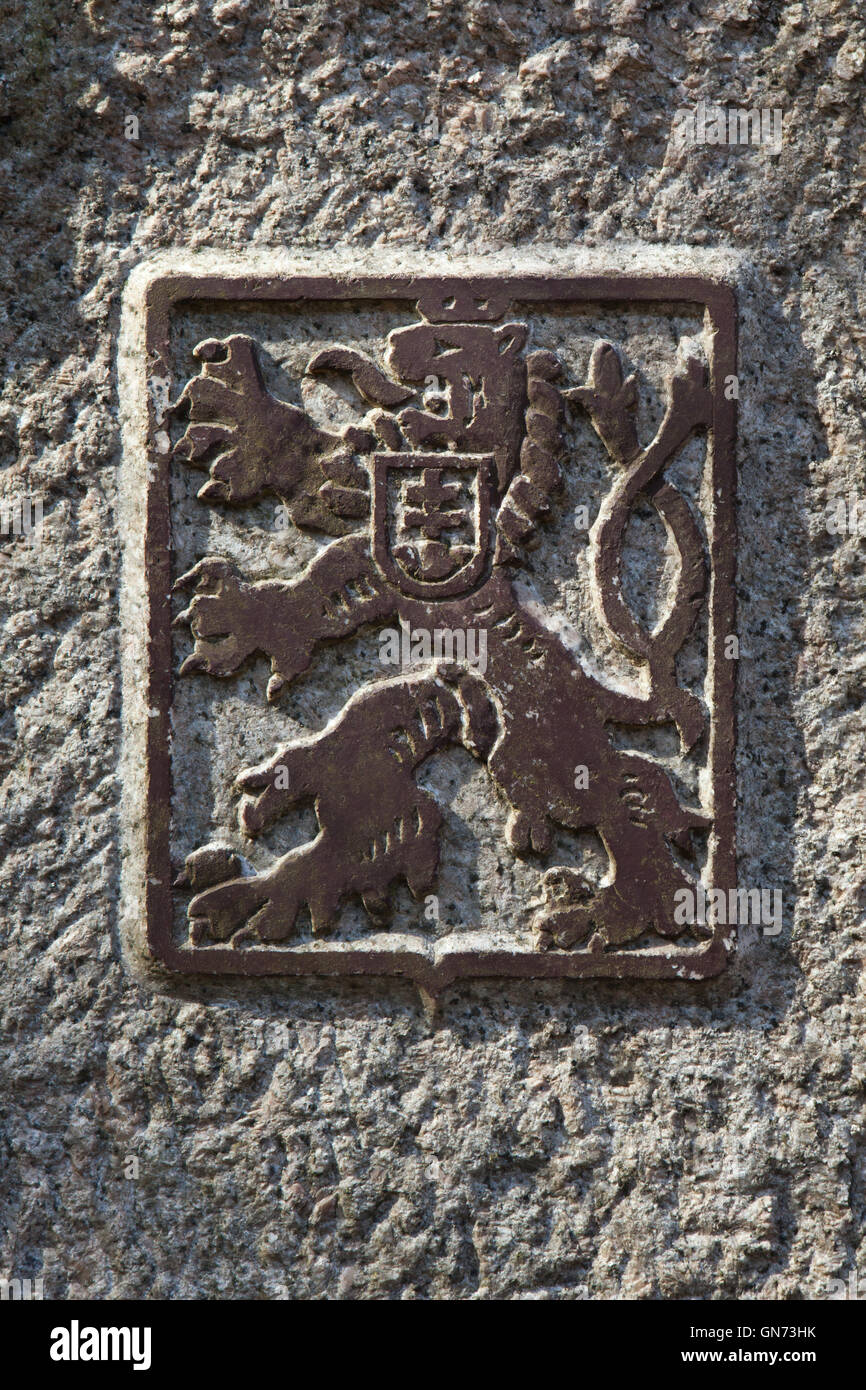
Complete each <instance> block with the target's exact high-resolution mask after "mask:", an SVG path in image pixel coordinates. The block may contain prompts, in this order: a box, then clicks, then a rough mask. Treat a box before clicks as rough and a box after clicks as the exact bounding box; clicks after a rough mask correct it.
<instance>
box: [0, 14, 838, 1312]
mask: <svg viewBox="0 0 866 1390" xmlns="http://www.w3.org/2000/svg"><path fill="white" fill-rule="evenodd" d="M700 10H701V13H700V15H698V13H697V11H696V9H695V7H694V6H689V5H686V4H681V3H678V0H664V3H644V2H643V0H622V3H615V4H612V5H603V4H601V3H597V4H596V3H594V2H593V0H578V3H576V4H559V3H554V0H537V3H534V4H531V5H519V4H511V3H507V0H505V2H504V3H502V4H499V5H496V4H487V3H475V0H471V2H470V3H451V0H430V3H429V4H425V3H419V0H406V3H398V4H396V5H395V4H393V3H389V4H387V5H384V4H383V5H380V4H368V5H364V6H362V7H358V6H357V5H353V4H347V3H344V0H329V3H327V4H322V3H318V0H316V3H311V4H308V5H288V4H282V3H274V4H265V3H257V0H222V2H221V3H214V4H211V3H209V2H208V0H188V3H182V0H178V2H177V3H169V4H165V5H162V6H158V7H157V6H154V7H151V6H139V5H132V4H129V3H117V4H107V3H100V0H88V3H86V4H80V5H76V6H75V7H70V6H68V5H62V4H58V3H50V0H30V3H26V0H11V3H10V5H9V6H8V11H9V17H8V18H7V19H6V20H5V22H4V25H3V35H2V44H3V47H4V48H5V50H6V52H5V56H4V58H3V61H2V64H0V66H2V70H3V72H4V74H5V76H4V78H3V81H2V85H0V131H2V150H0V158H2V176H3V183H4V185H5V186H6V189H7V194H8V202H7V205H6V209H5V211H4V214H3V227H4V235H3V240H2V247H0V255H2V283H3V291H4V293H3V301H4V305H3V316H2V318H0V349H2V354H3V370H2V394H0V500H8V501H10V502H11V501H13V500H14V499H16V498H21V497H32V498H36V499H38V500H39V501H40V502H41V503H42V505H43V513H44V521H43V525H42V528H41V533H40V535H39V537H38V543H36V542H35V538H34V537H33V536H31V537H27V536H14V535H13V536H8V537H4V538H2V545H0V621H2V662H0V691H2V713H0V779H2V780H0V837H2V838H0V843H2V860H0V941H2V967H3V968H2V974H0V1003H2V1024H0V1053H2V1059H3V1060H2V1073H3V1082H2V1095H3V1118H2V1125H0V1156H2V1166H3V1172H4V1180H3V1183H2V1190H0V1273H5V1274H6V1275H7V1277H18V1278H35V1277H39V1276H42V1277H43V1278H44V1281H45V1292H46V1296H49V1297H73V1296H80V1297H87V1298H105V1297H134V1298H143V1297H156V1298H167V1297H172V1298H213V1297H228V1298H250V1297H252V1298H257V1297H261V1298H274V1297H314V1298H368V1299H382V1298H413V1297H419V1298H459V1299H465V1298H506V1299H511V1298H559V1297H562V1298H586V1297H589V1298H640V1299H656V1298H699V1299H711V1298H768V1299H778V1298H824V1297H827V1296H828V1291H829V1290H830V1288H831V1285H830V1284H829V1281H830V1280H831V1279H833V1278H841V1279H846V1280H847V1279H848V1278H849V1276H850V1275H851V1273H852V1272H853V1273H855V1274H858V1273H859V1272H861V1271H864V1270H866V1252H864V1248H863V1243H862V1242H863V1237H862V1218H863V1207H864V1180H866V1172H864V1146H863V1108H862V1091H863V1080H864V1062H863V1056H862V1043H861V1036H862V1032H861V1030H862V1025H863V993H862V984H861V980H862V963H863V950H864V917H863V876H862V869H861V864H862V847H861V839H862V828H863V822H864V804H866V803H864V797H866V781H864V772H863V757H862V746H863V733H864V729H863V724H864V720H863V713H862V709H863V695H864V677H863V672H864V669H866V668H864V662H866V655H864V652H866V647H864V632H863V621H862V611H863V596H864V581H863V574H862V568H863V567H862V538H861V537H860V536H859V535H858V534H857V527H856V526H855V527H854V528H850V527H849V529H847V530H845V531H840V530H839V529H838V528H837V529H832V528H831V529H828V527H827V524H826V518H827V514H828V507H836V505H837V503H838V500H839V499H840V498H844V499H846V505H847V501H848V499H849V496H850V494H854V496H855V499H856V498H857V497H859V496H860V495H862V494H863V492H864V488H866V484H864V480H863V462H862V450H863V424H862V405H861V401H862V396H863V390H864V385H866V380H864V365H863V331H862V328H861V319H862V293H863V291H862V283H863V280H862V267H863V261H864V238H863V198H864V170H863V159H862V147H863V137H864V123H863V111H862V101H863V71H864V66H866V36H864V29H863V22H862V19H861V17H860V14H859V7H858V6H857V5H856V4H853V3H850V0H842V3H832V0H814V3H811V4H808V5H807V4H783V3H763V2H762V0H707V3H706V4H705V5H703V6H701V7H700ZM701 100H703V101H705V102H708V103H709V102H712V103H717V104H720V105H721V106H724V107H725V108H736V109H747V108H766V109H767V110H773V111H781V113H782V115H781V119H782V135H781V141H780V143H779V145H778V148H776V147H775V146H774V145H773V144H772V143H770V142H765V143H762V144H753V145H746V144H735V145H728V144H706V143H703V144H689V143H685V142H682V141H680V140H678V139H677V138H676V122H677V113H678V112H681V111H683V110H686V109H688V110H690V111H692V110H695V109H696V108H697V106H698V103H699V102H700V101H701ZM682 247H688V248H692V250H693V252H694V254H696V255H697V254H700V253H705V254H708V255H717V256H718V257H719V258H720V261H721V260H724V261H725V263H726V264H730V265H731V266H733V267H734V270H733V272H732V274H733V278H734V281H735V284H736V289H737V293H738V297H739V304H740V315H741V360H740V369H739V378H740V399H739V409H740V451H739V497H740V508H739V531H740V549H739V557H738V603H739V623H738V635H739V639H740V660H739V671H738V678H739V694H738V728H739V732H738V738H739V752H738V764H737V773H738V797H739V810H738V844H739V863H740V876H741V882H743V883H744V884H747V885H749V886H763V887H772V888H773V889H779V890H781V892H782V896H783V903H784V920H783V925H782V930H781V931H780V932H778V933H776V934H766V935H761V934H760V933H753V934H752V935H751V936H749V937H747V938H746V939H745V940H744V941H743V942H742V943H741V949H740V950H739V951H738V953H737V954H736V956H735V958H734V961H733V963H732V965H731V966H730V967H729V969H728V971H727V972H726V973H725V974H722V975H720V976H719V977H718V978H717V979H715V980H712V981H706V982H702V983H696V982H693V981H676V982H665V981H661V982H650V981H646V982H640V981H632V982H629V981H601V980H598V981H592V980H587V981H570V982H569V981H564V982H560V983H556V982H536V983H533V982H508V981H500V982H498V983H495V984H494V983H490V982H475V983H463V984H460V985H458V986H455V987H454V988H452V989H451V990H450V991H448V992H446V993H445V994H444V996H443V997H442V998H441V999H440V1000H439V1002H438V1005H437V1007H436V1008H435V1010H434V1009H431V1008H429V1007H425V1006H424V1002H423V1001H422V1000H421V999H420V998H419V995H418V992H417V991H416V990H415V989H414V988H413V987H411V986H410V985H408V984H399V983H394V982H392V983H382V982H378V983H377V982H375V981H357V982H345V981H344V982H342V983H341V982H335V981H330V982H328V981H320V982H316V981H307V982H306V983H297V982H295V983H291V982H285V981H283V982H280V981H256V980H248V981H242V982H240V983H237V984H234V985H233V984H231V983H222V984H216V983H213V984H210V985H208V984H202V983H201V982H195V981H193V982H188V983H184V982H177V981H174V982H171V981H169V982H166V981H164V980H163V981H155V980H154V979H151V978H150V977H148V975H147V973H146V972H144V973H142V972H141V971H140V970H138V969H137V968H136V966H135V962H134V961H133V960H131V958H130V954H129V951H128V950H127V949H126V943H125V941H124V938H123V932H122V930H121V922H122V917H123V911H124V910H125V909H128V908H129V904H128V903H127V904H125V905H124V904H122V903H121V882H122V877H121V875H122V862H121V861H122V855H123V845H124V843H125V842H124V840H123V836H122V825H121V820H122V814H121V791H122V787H121V782H122V778H123V776H127V777H130V776H133V774H132V773H130V771H129V769H128V768H126V769H123V768H122V767H121V763H120V757H121V743H122V722H123V710H122V704H121V648H122V640H121V635H120V631H121V630H120V606H119V589H120V578H121V560H122V556H121V544H120V526H119V515H120V512H121V510H122V507H121V503H122V498H121V497H120V495H119V478H120V465H121V457H122V439H121V422H120V416H121V400H120V396H119V387H118V360H117V359H118V341H119V333H120V328H121V312H122V298H123V294H124V289H125V287H126V285H127V283H128V281H129V277H130V275H131V273H132V272H133V270H134V269H135V268H136V267H137V266H139V265H140V264H141V263H142V262H144V261H147V260H148V259H150V258H153V257H156V256H159V255H163V256H165V257H168V258H169V259H170V258H171V257H172V256H173V255H180V256H183V257H186V258H187V260H189V259H190V258H192V259H193V260H194V259H195V256H196V255H200V257H201V258H202V260H201V264H207V263H208V262H207V257H208V256H209V255H210V256H217V255H218V256H220V257H222V258H223V259H225V258H227V257H228V258H238V257H241V258H242V257H250V256H252V257H255V258H257V260H258V262H259V263H260V264H264V265H267V264H268V257H269V255H273V256H282V257H283V258H285V257H286V256H289V257H294V258H295V261H296V262H297V263H304V264H308V265H315V264H317V258H322V257H326V256H331V257H332V258H335V257H336V258H337V259H339V260H341V262H342V263H347V264H350V263H353V262H357V265H358V266H359V268H360V267H362V266H363V265H365V264H373V263H377V264H381V263H382V261H383V259H387V258H391V262H392V263H394V264H397V265H399V264H400V263H401V258H403V257H405V258H406V261H407V263H409V262H411V263H412V264H415V265H417V264H419V263H420V264H424V262H425V257H427V256H428V254H429V255H431V256H432V255H435V256H438V257H439V258H440V261H441V262H442V263H448V262H449V261H451V260H454V259H461V260H462V261H464V262H466V263H468V264H471V263H472V261H473V258H477V257H479V256H481V255H482V254H489V255H498V256H499V257H501V258H504V259H505V260H506V261H511V262H513V263H514V264H520V263H522V258H529V259H530V260H532V259H533V258H534V261H536V262H537V261H542V262H543V261H547V262H548V263H551V264H556V265H560V266H562V265H567V264H569V263H570V258H572V257H576V256H595V257H597V258H598V260H599V262H600V263H601V262H603V263H605V264H607V265H608V266H610V267H611V268H614V269H616V268H624V269H627V268H628V267H629V266H630V265H633V264H637V263H641V264H646V263H648V262H652V258H653V257H656V258H657V259H658V263H659V265H663V266H666V267H670V266H674V267H676V265H677V264H678V263H679V262H678V257H680V258H681V259H682V257H683V254H684V253H680V252H678V250H677V248H682ZM691 254H692V252H691V251H690V252H689V255H691ZM685 259H688V257H687V256H686V257H685ZM836 514H837V513H834V515H836Z"/></svg>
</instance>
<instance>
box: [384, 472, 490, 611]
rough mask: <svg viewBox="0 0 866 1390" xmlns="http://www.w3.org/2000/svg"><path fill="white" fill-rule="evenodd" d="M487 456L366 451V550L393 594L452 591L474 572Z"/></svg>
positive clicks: (480, 554)
mask: <svg viewBox="0 0 866 1390" xmlns="http://www.w3.org/2000/svg"><path fill="white" fill-rule="evenodd" d="M493 461H494V457H493V454H456V453H455V454H451V453H437V454H421V453H393V454H388V453H382V454H373V455H372V458H371V465H372V482H373V489H372V490H373V555H374V557H375V560H376V564H377V565H378V566H379V569H380V570H381V571H382V573H383V574H384V575H385V577H386V578H387V579H389V580H390V581H391V583H392V584H395V585H396V587H397V588H398V589H399V590H400V591H401V593H404V594H406V595H407V596H410V597H412V598H423V599H444V598H454V597H455V596H456V595H458V594H464V593H466V592H467V591H468V590H469V589H471V588H472V587H473V586H474V585H475V583H476V582H477V581H478V579H479V578H480V577H481V574H482V573H483V571H484V566H485V563H486V560H487V553H488V549H489V545H490V479H491V475H492V469H493Z"/></svg>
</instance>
